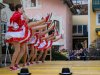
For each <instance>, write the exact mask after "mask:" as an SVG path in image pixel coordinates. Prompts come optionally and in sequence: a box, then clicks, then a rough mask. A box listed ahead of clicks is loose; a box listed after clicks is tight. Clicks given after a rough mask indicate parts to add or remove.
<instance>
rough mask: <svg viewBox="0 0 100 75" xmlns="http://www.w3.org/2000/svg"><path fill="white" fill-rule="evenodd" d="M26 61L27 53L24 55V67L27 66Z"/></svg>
mask: <svg viewBox="0 0 100 75" xmlns="http://www.w3.org/2000/svg"><path fill="white" fill-rule="evenodd" d="M26 60H27V51H25V54H24V55H23V62H24V66H25V65H26Z"/></svg>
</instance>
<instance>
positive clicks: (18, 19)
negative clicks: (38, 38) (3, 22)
mask: <svg viewBox="0 0 100 75" xmlns="http://www.w3.org/2000/svg"><path fill="white" fill-rule="evenodd" d="M30 36H31V31H30V29H29V28H28V25H27V22H26V21H25V20H24V19H23V15H22V14H21V13H20V12H18V11H16V12H14V14H13V15H12V17H11V18H10V24H9V25H8V31H7V33H6V34H5V39H6V42H20V43H23V42H25V41H26V40H28V39H29V38H30Z"/></svg>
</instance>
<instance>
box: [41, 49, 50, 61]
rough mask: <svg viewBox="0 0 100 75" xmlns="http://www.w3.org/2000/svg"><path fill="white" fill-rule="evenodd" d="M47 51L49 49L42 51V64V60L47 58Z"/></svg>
mask: <svg viewBox="0 0 100 75" xmlns="http://www.w3.org/2000/svg"><path fill="white" fill-rule="evenodd" d="M48 50H49V49H47V50H45V51H44V55H43V58H42V62H44V60H45V58H46V56H47V53H48Z"/></svg>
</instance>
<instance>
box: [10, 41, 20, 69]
mask: <svg viewBox="0 0 100 75" xmlns="http://www.w3.org/2000/svg"><path fill="white" fill-rule="evenodd" d="M13 45H14V48H15V52H14V54H13V56H12V60H11V65H10V66H11V67H13V66H14V65H15V61H16V59H17V57H18V54H19V52H20V43H18V42H14V43H13Z"/></svg>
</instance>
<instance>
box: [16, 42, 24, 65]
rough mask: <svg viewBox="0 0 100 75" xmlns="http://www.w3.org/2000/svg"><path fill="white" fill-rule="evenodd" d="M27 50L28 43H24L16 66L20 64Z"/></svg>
mask: <svg viewBox="0 0 100 75" xmlns="http://www.w3.org/2000/svg"><path fill="white" fill-rule="evenodd" d="M25 48H26V43H24V44H22V45H21V50H20V53H19V55H18V57H17V60H16V64H18V63H19V61H20V59H21V58H22V56H23V55H24V54H25V50H26V49H25Z"/></svg>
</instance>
